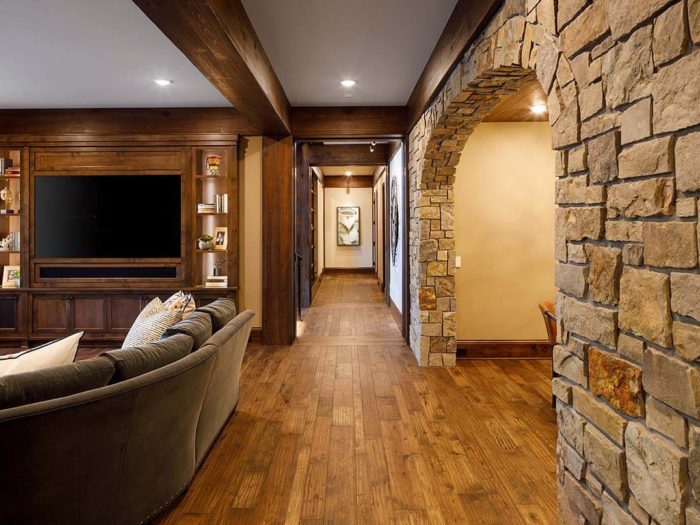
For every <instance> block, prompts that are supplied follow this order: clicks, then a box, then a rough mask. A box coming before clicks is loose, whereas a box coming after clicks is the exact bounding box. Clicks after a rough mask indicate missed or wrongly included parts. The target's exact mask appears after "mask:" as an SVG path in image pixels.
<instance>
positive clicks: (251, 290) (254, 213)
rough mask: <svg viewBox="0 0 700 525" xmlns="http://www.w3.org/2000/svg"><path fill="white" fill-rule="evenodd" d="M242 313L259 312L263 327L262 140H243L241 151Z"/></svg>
mask: <svg viewBox="0 0 700 525" xmlns="http://www.w3.org/2000/svg"><path fill="white" fill-rule="evenodd" d="M238 175H239V183H240V195H241V197H240V226H241V227H240V240H239V242H240V251H241V253H240V275H239V295H238V297H239V303H240V308H241V310H245V309H249V310H253V311H254V312H255V319H254V320H253V327H255V328H260V327H262V137H242V138H241V146H240V149H239V160H238Z"/></svg>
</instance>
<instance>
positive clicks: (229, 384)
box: [0, 299, 253, 525]
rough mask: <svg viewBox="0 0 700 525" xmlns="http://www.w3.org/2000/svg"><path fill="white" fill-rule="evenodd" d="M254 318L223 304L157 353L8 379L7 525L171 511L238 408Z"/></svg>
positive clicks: (0, 419)
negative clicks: (246, 350)
mask: <svg viewBox="0 0 700 525" xmlns="http://www.w3.org/2000/svg"><path fill="white" fill-rule="evenodd" d="M252 319H253V313H252V312H250V311H246V312H243V313H241V314H240V315H238V316H236V309H235V304H234V303H233V302H232V301H230V300H224V299H221V300H218V301H215V302H214V303H212V304H211V305H208V306H205V307H203V308H199V309H198V310H197V311H196V312H195V313H194V314H192V315H191V316H189V317H188V318H186V319H185V320H183V321H181V322H180V323H178V324H176V325H175V326H174V327H172V328H171V329H169V330H168V331H167V332H166V333H165V334H164V335H163V337H162V338H161V340H160V341H157V342H156V343H153V344H150V345H144V346H142V347H138V348H129V349H123V350H112V351H109V352H105V353H103V354H102V355H100V356H99V357H95V358H93V359H88V360H85V361H78V362H76V363H72V364H70V365H63V366H60V367H55V368H52V369H45V370H39V371H36V372H30V373H26V374H17V375H16V376H8V377H7V378H6V381H5V382H4V386H3V387H2V391H0V401H1V402H2V403H4V405H0V406H6V407H8V408H4V409H0V523H7V524H24V523H27V524H29V523H31V524H34V523H37V524H45V523H51V524H64V523H65V524H72V525H78V524H115V525H116V524H138V523H146V522H148V521H151V520H152V519H153V518H154V517H155V516H157V515H158V514H159V513H161V512H162V511H163V510H164V509H165V508H166V507H167V506H168V505H169V504H170V503H172V501H173V500H174V499H175V498H177V497H178V495H180V494H181V493H182V492H183V491H184V490H186V489H187V487H188V485H189V484H190V482H191V481H192V478H193V476H194V475H195V473H196V471H197V469H198V468H199V467H200V466H201V465H202V463H203V461H204V459H205V458H206V455H207V453H208V452H209V450H210V449H211V447H212V446H213V444H214V443H215V441H216V439H217V437H218V435H219V433H220V432H221V430H222V429H223V427H224V425H225V424H226V422H227V421H228V419H229V418H230V416H231V415H232V414H233V413H234V411H235V409H236V405H237V403H238V396H239V381H240V373H241V363H242V361H243V354H244V352H245V348H246V345H247V342H248V337H249V334H250V328H251V323H252ZM20 376H21V377H20ZM10 379H11V380H10ZM42 399H43V400H42Z"/></svg>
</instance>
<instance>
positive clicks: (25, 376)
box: [0, 357, 114, 409]
mask: <svg viewBox="0 0 700 525" xmlns="http://www.w3.org/2000/svg"><path fill="white" fill-rule="evenodd" d="M113 375H114V365H113V364H112V361H110V360H109V359H107V358H106V357H95V358H93V359H86V360H85V361H77V362H75V363H70V364H67V365H60V366H54V367H51V368H44V369H42V370H34V371H33V372H23V373H21V374H12V375H10V376H4V377H0V409H3V408H10V407H17V406H22V405H28V404H30V403H38V402H40V401H47V400H49V399H56V398H59V397H66V396H71V395H73V394H78V393H80V392H86V391H87V390H93V389H95V388H100V387H103V386H106V385H108V384H109V380H110V379H112V376H113Z"/></svg>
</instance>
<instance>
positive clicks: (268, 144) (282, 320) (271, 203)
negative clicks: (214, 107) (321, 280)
mask: <svg viewBox="0 0 700 525" xmlns="http://www.w3.org/2000/svg"><path fill="white" fill-rule="evenodd" d="M293 158H294V155H293V147H292V138H291V137H284V138H279V137H270V136H263V158H262V188H263V196H262V202H263V208H262V215H263V218H262V228H263V239H262V242H263V329H262V342H263V344H266V345H289V344H292V342H294V338H295V335H296V334H295V332H296V315H295V313H294V275H295V273H294V223H295V220H294V178H293V170H292V165H293Z"/></svg>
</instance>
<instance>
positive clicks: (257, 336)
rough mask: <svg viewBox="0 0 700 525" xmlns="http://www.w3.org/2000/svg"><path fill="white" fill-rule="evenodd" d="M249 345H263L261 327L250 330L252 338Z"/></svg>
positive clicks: (249, 339)
mask: <svg viewBox="0 0 700 525" xmlns="http://www.w3.org/2000/svg"><path fill="white" fill-rule="evenodd" d="M248 342H249V343H256V344H261V343H262V328H260V327H255V326H254V327H253V328H251V329H250V337H249V338H248Z"/></svg>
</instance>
